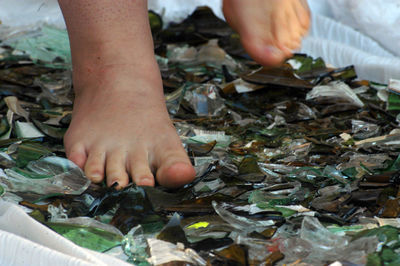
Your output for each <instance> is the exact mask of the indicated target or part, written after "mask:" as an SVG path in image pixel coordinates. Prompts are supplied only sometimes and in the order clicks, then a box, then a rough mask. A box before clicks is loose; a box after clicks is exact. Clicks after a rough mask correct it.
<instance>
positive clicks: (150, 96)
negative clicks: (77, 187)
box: [59, 0, 195, 188]
mask: <svg viewBox="0 0 400 266" xmlns="http://www.w3.org/2000/svg"><path fill="white" fill-rule="evenodd" d="M59 2H60V5H61V7H62V10H63V13H64V17H65V18H66V22H67V27H68V33H69V36H70V41H71V51H72V62H73V78H74V80H73V82H74V89H75V95H76V97H75V102H74V110H73V116H72V122H71V125H70V127H69V129H68V131H67V133H66V135H65V138H64V144H65V149H66V152H67V156H68V158H69V159H70V160H72V161H73V162H75V163H76V164H77V165H78V166H80V167H81V168H83V169H84V171H85V174H86V175H87V177H88V178H89V179H91V180H92V181H94V182H101V181H102V180H103V179H104V178H105V177H106V180H107V185H109V186H111V185H112V184H114V183H115V182H118V187H119V188H121V187H124V186H126V185H127V184H128V183H129V181H130V179H132V181H133V182H134V183H136V184H137V185H142V186H154V183H155V178H156V179H157V181H158V183H159V184H160V185H163V186H166V187H177V186H181V185H183V184H186V183H189V182H191V181H192V180H193V179H194V176H195V171H194V168H193V166H192V165H191V163H190V161H189V158H188V157H187V154H186V152H185V150H184V149H183V147H182V144H181V142H180V139H179V137H178V135H177V133H176V130H175V128H174V127H173V124H172V122H171V120H170V118H169V116H168V113H167V110H166V106H165V99H164V95H163V90H162V81H161V76H160V72H159V69H158V65H157V63H156V60H155V57H154V51H153V43H152V38H151V33H150V27H149V25H148V17H147V16H148V15H147V6H146V2H145V1H144V0H139V1H131V0H119V1H109V0H80V1H73V0H60V1H59Z"/></svg>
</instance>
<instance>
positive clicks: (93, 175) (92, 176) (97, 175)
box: [90, 173, 102, 180]
mask: <svg viewBox="0 0 400 266" xmlns="http://www.w3.org/2000/svg"><path fill="white" fill-rule="evenodd" d="M90 178H92V179H96V180H98V179H101V178H102V176H101V175H100V174H98V173H94V174H91V175H90Z"/></svg>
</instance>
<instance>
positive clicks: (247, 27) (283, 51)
mask: <svg viewBox="0 0 400 266" xmlns="http://www.w3.org/2000/svg"><path fill="white" fill-rule="evenodd" d="M223 12H224V16H225V18H226V20H227V22H228V23H229V24H230V25H231V27H232V28H234V29H235V30H236V31H237V32H238V33H239V35H240V39H241V42H242V44H243V47H244V48H245V49H246V51H247V52H248V53H249V55H250V56H251V57H252V58H253V59H254V60H256V61H257V62H258V63H260V64H262V65H266V66H271V65H277V64H279V63H281V62H282V61H283V60H284V59H285V58H287V57H290V56H291V54H292V51H293V50H295V49H297V48H299V47H300V44H301V39H302V37H303V36H304V35H305V34H306V33H307V31H308V28H309V26H310V12H309V9H308V5H307V1H306V0H250V1H244V0H224V2H223Z"/></svg>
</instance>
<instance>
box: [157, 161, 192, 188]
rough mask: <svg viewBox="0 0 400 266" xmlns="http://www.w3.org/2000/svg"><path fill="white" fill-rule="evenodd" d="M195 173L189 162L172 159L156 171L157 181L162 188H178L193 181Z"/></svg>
mask: <svg viewBox="0 0 400 266" xmlns="http://www.w3.org/2000/svg"><path fill="white" fill-rule="evenodd" d="M195 175H196V172H195V170H194V168H193V166H192V164H191V163H190V162H187V161H185V160H179V159H178V158H174V159H173V160H172V161H170V162H164V165H162V166H161V167H160V168H159V169H158V170H157V175H156V176H157V181H158V183H159V184H160V185H162V186H164V187H170V188H174V187H180V186H183V185H185V184H188V183H190V182H192V181H193V179H194V177H195Z"/></svg>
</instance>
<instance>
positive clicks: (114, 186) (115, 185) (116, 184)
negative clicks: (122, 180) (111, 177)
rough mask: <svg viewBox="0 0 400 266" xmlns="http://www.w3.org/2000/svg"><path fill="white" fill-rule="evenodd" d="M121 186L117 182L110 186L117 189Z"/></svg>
mask: <svg viewBox="0 0 400 266" xmlns="http://www.w3.org/2000/svg"><path fill="white" fill-rule="evenodd" d="M118 186H119V183H118V182H117V181H115V182H114V183H112V185H111V186H110V187H111V188H116V187H118Z"/></svg>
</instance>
